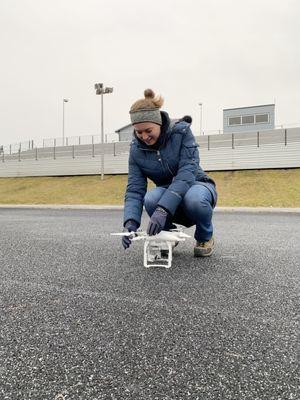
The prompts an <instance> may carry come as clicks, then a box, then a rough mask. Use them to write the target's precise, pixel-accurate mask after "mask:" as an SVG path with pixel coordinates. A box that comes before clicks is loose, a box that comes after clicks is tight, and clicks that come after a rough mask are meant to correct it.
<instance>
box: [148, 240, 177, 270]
mask: <svg viewBox="0 0 300 400" xmlns="http://www.w3.org/2000/svg"><path fill="white" fill-rule="evenodd" d="M172 245H173V242H169V241H153V240H152V241H148V240H145V243H144V266H145V267H146V268H150V267H164V268H170V267H171V265H172V248H173V246H172Z"/></svg>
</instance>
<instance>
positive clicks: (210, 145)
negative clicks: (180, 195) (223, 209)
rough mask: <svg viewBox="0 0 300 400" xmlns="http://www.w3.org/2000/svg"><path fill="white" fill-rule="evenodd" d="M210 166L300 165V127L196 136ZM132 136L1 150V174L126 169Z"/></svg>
mask: <svg viewBox="0 0 300 400" xmlns="http://www.w3.org/2000/svg"><path fill="white" fill-rule="evenodd" d="M196 140H197V141H198V143H199V145H200V162H201V166H202V168H203V169H204V170H206V171H224V170H239V169H240V170H242V169H263V168H299V167H300V128H291V129H282V130H278V129H277V130H273V131H269V132H267V131H264V132H253V133H247V134H242V133H239V134H223V135H211V136H201V137H200V136H197V137H196ZM129 147H130V142H117V143H105V144H104V145H103V146H102V145H101V144H95V143H93V144H81V145H71V146H53V147H45V148H35V149H28V150H27V151H18V152H17V153H13V154H6V153H5V152H3V153H1V154H0V177H21V176H64V175H96V174H100V173H101V172H102V169H101V160H102V154H103V153H102V151H104V173H105V174H126V173H128V152H129Z"/></svg>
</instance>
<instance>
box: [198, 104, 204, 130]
mask: <svg viewBox="0 0 300 400" xmlns="http://www.w3.org/2000/svg"><path fill="white" fill-rule="evenodd" d="M198 105H199V106H200V136H201V135H202V133H203V132H202V105H203V104H202V103H198Z"/></svg>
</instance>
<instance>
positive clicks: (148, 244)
mask: <svg viewBox="0 0 300 400" xmlns="http://www.w3.org/2000/svg"><path fill="white" fill-rule="evenodd" d="M111 235H115V236H129V237H131V238H132V239H131V240H132V241H136V240H144V241H145V243H144V266H145V267H146V268H149V267H165V268H170V267H171V265H172V250H173V248H174V247H175V246H177V244H178V243H179V242H184V241H185V239H186V238H189V237H190V236H189V235H187V234H186V233H184V232H183V231H182V230H181V229H172V230H171V231H161V232H160V233H158V234H157V235H153V236H149V235H147V233H146V232H143V231H137V232H122V233H111Z"/></svg>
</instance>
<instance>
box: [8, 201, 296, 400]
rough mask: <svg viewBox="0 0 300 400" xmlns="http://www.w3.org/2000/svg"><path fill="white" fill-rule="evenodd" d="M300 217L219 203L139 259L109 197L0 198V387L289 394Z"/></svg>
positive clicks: (80, 394)
mask: <svg viewBox="0 0 300 400" xmlns="http://www.w3.org/2000/svg"><path fill="white" fill-rule="evenodd" d="M299 222H300V215H299V214H297V213H295V214H293V213H276V212H275V213H263V212H261V213H254V212H251V213H248V212H234V213H226V212H218V213H216V214H215V216H214V225H215V237H216V251H215V253H214V255H213V256H212V257H211V258H207V259H199V258H194V257H193V240H192V239H190V240H188V241H187V242H185V243H180V244H179V246H178V247H176V249H175V251H174V259H173V266H172V267H171V268H170V269H158V268H152V269H146V268H144V267H143V243H141V242H135V243H134V245H133V246H132V247H131V248H130V249H129V250H127V251H124V250H123V249H122V247H121V243H120V238H117V237H112V236H110V233H111V232H117V231H120V230H121V229H122V227H121V225H122V211H121V210H116V209H115V210H68V209H63V210H51V209H13V208H12V209H10V208H7V209H0V399H1V400H8V399H9V400H27V399H28V400H29V399H37V400H40V399H41V400H58V399H59V400H98V399H111V400H121V399H140V400H142V399H151V400H155V399H158V400H163V399H164V400H169V399H184V400H185V399H193V400H197V399H198V400H210V399H214V400H216V399H222V400H223V399H226V400H227V399H239V400H243V399H249V400H255V399H268V400H273V399H274V400H275V399H276V400H279V399H282V400H287V399H290V400H294V399H295V400H296V399H299V398H300V391H299V370H298V369H297V368H298V361H297V346H298V344H299V340H298V330H299V324H298V317H299V302H298V300H297V299H298V298H299V264H300V261H299V260H300V246H299V243H300V223H299ZM146 223H147V221H146V219H144V220H143V227H146ZM186 232H187V233H189V234H191V235H193V229H192V228H190V229H187V230H186Z"/></svg>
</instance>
